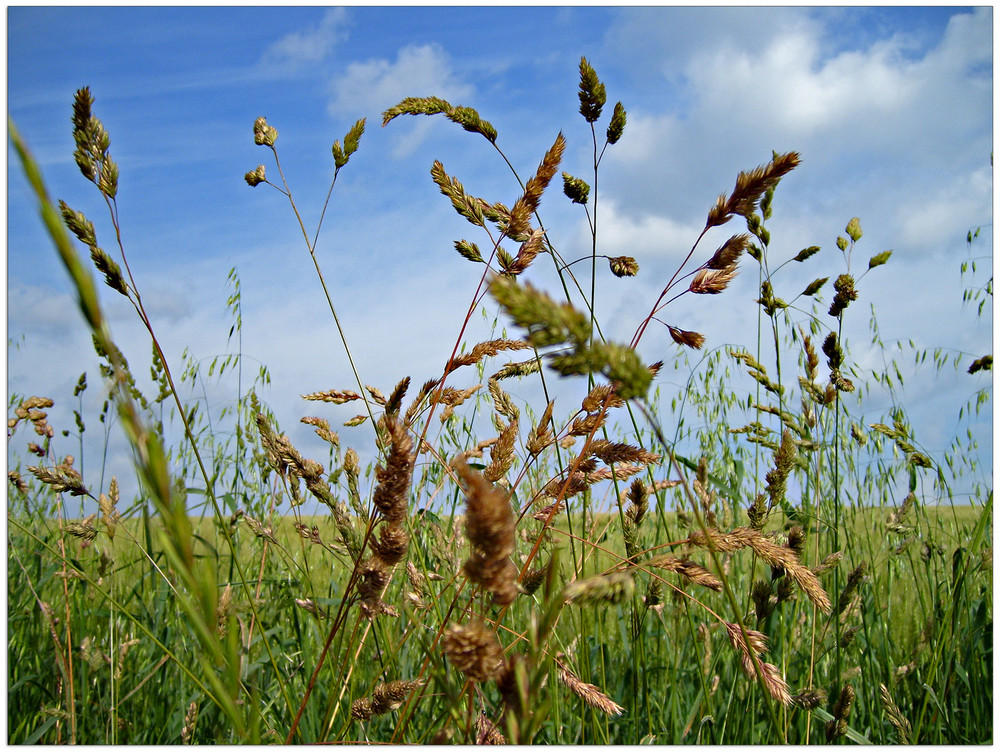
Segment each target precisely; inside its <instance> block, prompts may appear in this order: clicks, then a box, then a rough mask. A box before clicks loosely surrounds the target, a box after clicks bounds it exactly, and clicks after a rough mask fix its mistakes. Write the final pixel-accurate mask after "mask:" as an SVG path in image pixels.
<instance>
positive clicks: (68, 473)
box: [28, 455, 90, 497]
mask: <svg viewBox="0 0 1000 753" xmlns="http://www.w3.org/2000/svg"><path fill="white" fill-rule="evenodd" d="M28 470H29V471H30V472H31V473H32V475H34V477H35V478H37V479H38V480H39V481H41V482H42V483H43V484H45V485H46V486H49V487H51V488H52V491H54V492H56V493H59V492H69V494H70V496H71V497H83V496H87V497H89V496H90V492H89V491H87V487H86V486H84V484H83V476H81V475H80V472H79V471H78V470H76V468H74V467H73V456H72V455H67V456H66V457H65V458H64V459H63V461H62V462H61V463H59V464H58V465H56V466H53V467H52V468H46V467H45V466H34V465H29V466H28Z"/></svg>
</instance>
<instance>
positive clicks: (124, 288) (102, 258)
mask: <svg viewBox="0 0 1000 753" xmlns="http://www.w3.org/2000/svg"><path fill="white" fill-rule="evenodd" d="M59 211H60V213H61V214H62V218H63V222H64V223H65V225H66V227H68V228H69V230H70V232H72V233H73V235H75V236H76V237H77V238H79V239H80V241H81V242H82V243H84V244H86V245H87V247H88V248H89V249H90V258H91V260H92V261H93V262H94V266H95V267H96V268H97V271H98V272H100V273H101V274H102V275H104V282H105V283H106V284H107V286H108V287H109V288H111V289H112V290H115V291H117V292H119V293H121V294H122V295H124V296H125V297H126V298H127V297H128V295H129V289H128V285H127V284H126V282H125V278H124V276H123V275H122V270H121V267H119V266H118V263H117V262H115V261H114V260H113V259H112V258H111V257H110V256H108V253H107V252H106V251H105V250H104V249H103V248H101V247H100V246H98V245H97V234H96V232H95V230H94V224H93V223H92V222H91V221H90V220H88V219H87V218H86V217H85V216H84V215H83V213H81V212H76V211H74V210H72V209H70V207H69V206H68V205H67V204H66V202H65V201H63V200H62V199H60V200H59Z"/></svg>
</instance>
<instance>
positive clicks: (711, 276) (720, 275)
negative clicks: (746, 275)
mask: <svg viewBox="0 0 1000 753" xmlns="http://www.w3.org/2000/svg"><path fill="white" fill-rule="evenodd" d="M737 267H738V265H737V264H731V265H730V266H728V267H726V268H725V269H699V270H698V271H697V272H695V274H694V277H692V278H691V284H690V285H689V286H688V290H690V291H691V292H692V293H697V294H699V295H705V294H708V295H716V294H717V293H721V292H722V291H723V290H725V289H726V287H727V286H728V285H729V283H730V282H732V281H733V279H734V278H735V277H736V269H737Z"/></svg>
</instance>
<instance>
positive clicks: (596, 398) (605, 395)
mask: <svg viewBox="0 0 1000 753" xmlns="http://www.w3.org/2000/svg"><path fill="white" fill-rule="evenodd" d="M605 401H607V404H608V408H621V407H622V406H623V405H625V401H624V400H623V399H622V398H621V396H620V395H618V394H616V393H615V389H614V387H613V386H612V385H610V384H598V385H596V386H595V387H594V388H593V389H592V390H591V391H590V392H588V393H587V396H586V397H585V398H584V399H583V401H582V402H581V403H580V407H581V408H582V409H583V410H584V411H586V412H587V413H595V412H596V411H598V410H600V408H601V406H602V405H604V403H605Z"/></svg>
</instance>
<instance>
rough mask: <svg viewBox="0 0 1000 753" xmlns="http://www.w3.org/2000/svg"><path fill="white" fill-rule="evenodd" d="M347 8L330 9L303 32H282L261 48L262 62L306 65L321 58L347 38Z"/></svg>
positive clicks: (319, 60)
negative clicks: (268, 45)
mask: <svg viewBox="0 0 1000 753" xmlns="http://www.w3.org/2000/svg"><path fill="white" fill-rule="evenodd" d="M346 25H347V11H346V9H344V8H330V9H329V10H327V11H326V13H325V14H324V15H323V20H321V21H320V22H319V24H317V25H316V26H314V27H312V28H310V29H306V30H304V31H296V32H292V33H291V34H286V35H285V36H284V37H282V38H281V39H279V40H278V41H277V42H275V43H274V44H272V45H271V46H270V47H268V48H267V49H266V50H265V51H264V55H263V60H264V62H265V64H271V65H291V66H299V65H309V64H315V63H319V62H321V61H322V60H324V59H325V58H326V57H327V56H328V55H329V54H330V53H331V52H332V51H333V48H334V47H336V45H337V44H338V43H340V42H343V41H344V40H345V39H347V30H346Z"/></svg>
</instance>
